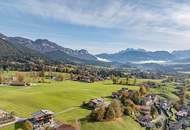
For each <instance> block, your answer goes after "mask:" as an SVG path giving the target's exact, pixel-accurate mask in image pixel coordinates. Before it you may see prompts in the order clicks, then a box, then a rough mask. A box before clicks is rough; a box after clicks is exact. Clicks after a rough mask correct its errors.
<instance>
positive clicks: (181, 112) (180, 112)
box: [176, 110, 188, 119]
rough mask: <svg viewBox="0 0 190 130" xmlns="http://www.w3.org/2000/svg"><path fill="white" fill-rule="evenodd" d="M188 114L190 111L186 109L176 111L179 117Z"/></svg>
mask: <svg viewBox="0 0 190 130" xmlns="http://www.w3.org/2000/svg"><path fill="white" fill-rule="evenodd" d="M187 115H188V112H187V111H185V110H181V111H178V112H177V113H176V116H177V118H178V119H181V118H184V117H187Z"/></svg>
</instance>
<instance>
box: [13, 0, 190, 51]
mask: <svg viewBox="0 0 190 130" xmlns="http://www.w3.org/2000/svg"><path fill="white" fill-rule="evenodd" d="M183 1H184V0H183ZM11 6H13V7H14V8H17V9H19V10H20V11H22V12H24V13H30V14H33V15H37V16H41V17H43V18H45V19H46V18H49V19H54V20H57V21H60V22H67V23H71V24H77V25H82V26H90V27H99V28H117V29H121V30H123V32H124V33H123V35H122V36H119V37H121V40H120V41H119V42H122V43H125V42H126V43H129V42H128V39H127V38H126V39H125V36H126V35H132V36H131V37H134V38H136V39H139V40H140V41H143V40H144V41H146V42H147V41H149V42H153V43H154V42H155V43H159V42H160V44H164V43H167V44H168V46H169V45H170V46H171V48H176V47H177V46H179V45H181V46H184V47H190V44H188V42H189V41H190V13H189V12H190V4H189V3H188V2H174V1H173V0H157V1H156V0H150V1H147V0H128V1H126V0H93V1H92V0H27V1H26V0H19V2H18V3H17V4H15V5H11ZM153 43H152V44H153ZM135 46H138V45H137V44H135ZM152 47H153V46H152Z"/></svg>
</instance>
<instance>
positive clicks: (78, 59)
mask: <svg viewBox="0 0 190 130" xmlns="http://www.w3.org/2000/svg"><path fill="white" fill-rule="evenodd" d="M7 56H9V57H22V58H23V57H24V58H26V57H27V58H36V59H37V58H41V59H43V60H47V59H50V60H52V61H59V62H63V63H73V64H90V65H109V66H112V65H122V64H128V63H137V64H144V63H163V62H170V63H171V62H181V63H186V62H190V50H184V51H173V52H168V51H146V50H144V49H133V48H128V49H126V50H122V51H120V52H117V53H112V54H107V53H102V54H97V55H93V54H90V53H89V52H88V51H87V50H84V49H82V50H73V49H70V48H64V47H62V46H60V45H58V44H57V43H55V42H52V41H49V40H47V39H36V40H31V39H27V38H23V37H9V36H5V35H4V34H0V57H7ZM146 61H147V62H146ZM148 61H149V62H148Z"/></svg>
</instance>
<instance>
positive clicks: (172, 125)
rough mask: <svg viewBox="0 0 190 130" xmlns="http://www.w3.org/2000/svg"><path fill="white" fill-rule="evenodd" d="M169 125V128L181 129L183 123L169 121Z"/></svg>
mask: <svg viewBox="0 0 190 130" xmlns="http://www.w3.org/2000/svg"><path fill="white" fill-rule="evenodd" d="M168 127H169V130H181V129H182V124H181V123H179V122H169V123H168Z"/></svg>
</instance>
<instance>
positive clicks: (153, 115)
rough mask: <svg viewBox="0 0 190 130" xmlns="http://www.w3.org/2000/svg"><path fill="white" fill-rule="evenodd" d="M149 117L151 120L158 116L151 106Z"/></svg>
mask: <svg viewBox="0 0 190 130" xmlns="http://www.w3.org/2000/svg"><path fill="white" fill-rule="evenodd" d="M150 115H151V116H152V118H153V119H154V118H155V117H156V116H157V115H158V112H157V109H156V108H155V107H154V106H151V109H150Z"/></svg>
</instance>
